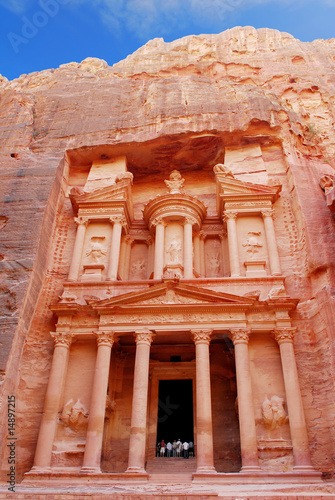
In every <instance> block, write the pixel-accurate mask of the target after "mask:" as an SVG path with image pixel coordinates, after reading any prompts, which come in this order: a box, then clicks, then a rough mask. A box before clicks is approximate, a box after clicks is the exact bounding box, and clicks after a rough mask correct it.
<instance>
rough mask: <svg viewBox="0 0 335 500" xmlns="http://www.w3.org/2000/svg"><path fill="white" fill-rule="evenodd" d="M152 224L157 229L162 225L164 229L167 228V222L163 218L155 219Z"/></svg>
mask: <svg viewBox="0 0 335 500" xmlns="http://www.w3.org/2000/svg"><path fill="white" fill-rule="evenodd" d="M150 222H151V224H152V225H153V226H155V227H156V226H158V225H162V226H164V227H166V226H167V222H166V221H165V220H164V219H163V217H155V218H154V219H152V220H151V221H150Z"/></svg>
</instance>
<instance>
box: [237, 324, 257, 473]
mask: <svg viewBox="0 0 335 500" xmlns="http://www.w3.org/2000/svg"><path fill="white" fill-rule="evenodd" d="M230 332H231V337H232V341H233V343H234V346H235V365H236V381H237V397H238V415H239V425H240V441H241V456H242V469H241V472H249V471H250V472H253V471H258V470H260V467H259V464H258V450H257V437H256V425H255V413H254V400H253V395H252V385H251V375H250V364H249V351H248V341H249V335H250V330H249V329H247V328H232V329H231V330H230Z"/></svg>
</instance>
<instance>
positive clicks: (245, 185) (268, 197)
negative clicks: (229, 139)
mask: <svg viewBox="0 0 335 500" xmlns="http://www.w3.org/2000/svg"><path fill="white" fill-rule="evenodd" d="M218 167H220V168H218ZM214 173H215V179H216V202H217V210H218V213H219V214H222V213H223V210H224V209H225V208H227V207H226V204H227V203H229V202H234V203H235V204H236V202H237V203H240V204H241V206H243V204H245V203H247V202H252V204H253V205H254V206H255V207H257V202H258V201H262V202H264V201H267V202H268V204H269V206H271V204H273V203H274V202H275V201H276V199H277V198H278V196H279V193H280V191H281V186H266V185H264V184H253V183H251V182H243V181H240V180H238V179H236V178H235V177H234V175H233V174H232V173H231V171H230V170H228V169H227V168H226V167H225V166H224V165H222V166H221V165H216V166H215V167H214ZM263 208H264V207H263Z"/></svg>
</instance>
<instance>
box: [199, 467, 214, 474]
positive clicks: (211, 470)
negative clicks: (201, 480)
mask: <svg viewBox="0 0 335 500" xmlns="http://www.w3.org/2000/svg"><path fill="white" fill-rule="evenodd" d="M195 473H196V474H217V471H216V469H215V467H205V466H204V467H197V470H196V472H195Z"/></svg>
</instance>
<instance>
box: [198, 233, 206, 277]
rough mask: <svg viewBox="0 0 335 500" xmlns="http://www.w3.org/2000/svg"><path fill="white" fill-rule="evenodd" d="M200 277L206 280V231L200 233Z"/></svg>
mask: <svg viewBox="0 0 335 500" xmlns="http://www.w3.org/2000/svg"><path fill="white" fill-rule="evenodd" d="M199 237H200V276H201V277H202V278H205V276H206V261H205V239H206V234H205V233H204V231H200V233H199Z"/></svg>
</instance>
